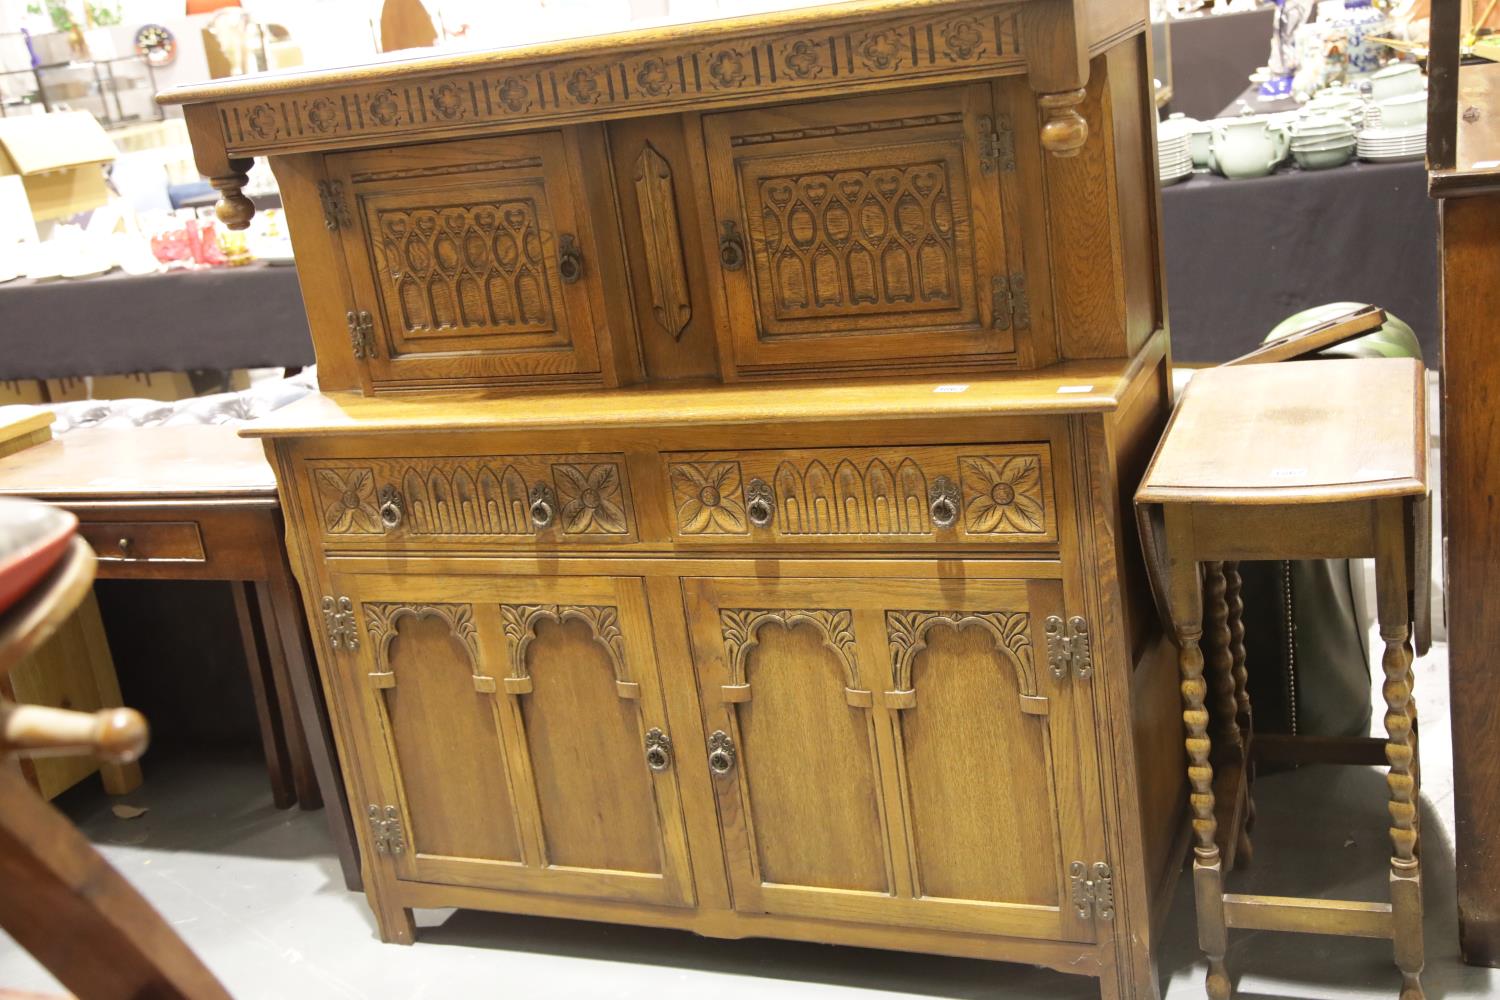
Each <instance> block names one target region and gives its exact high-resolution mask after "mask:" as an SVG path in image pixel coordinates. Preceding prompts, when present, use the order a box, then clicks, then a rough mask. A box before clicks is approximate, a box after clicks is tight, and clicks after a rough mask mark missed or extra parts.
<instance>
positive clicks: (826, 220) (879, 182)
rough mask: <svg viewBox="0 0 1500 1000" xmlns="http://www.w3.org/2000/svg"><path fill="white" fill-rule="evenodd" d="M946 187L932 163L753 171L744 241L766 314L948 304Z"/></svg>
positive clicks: (952, 249)
mask: <svg viewBox="0 0 1500 1000" xmlns="http://www.w3.org/2000/svg"><path fill="white" fill-rule="evenodd" d="M951 186H952V180H951V178H950V177H949V173H948V165H947V164H946V163H944V162H941V161H933V162H924V163H914V164H900V165H891V166H881V167H870V168H861V169H850V170H845V171H841V172H839V173H833V174H802V175H784V176H777V177H763V178H761V179H760V180H759V182H758V184H757V186H756V189H755V194H754V203H753V204H752V205H751V206H750V209H751V211H752V212H753V213H754V214H755V215H757V216H758V217H759V218H758V219H757V220H756V222H755V224H754V225H753V226H752V232H753V233H754V235H755V236H757V237H759V238H758V239H756V240H753V241H752V243H753V244H754V246H755V248H756V254H757V256H758V257H759V258H760V259H761V261H762V266H761V268H760V270H761V272H762V273H761V279H762V282H763V284H764V285H765V286H766V291H767V292H768V293H769V296H768V297H769V300H770V301H769V305H770V306H771V308H772V309H773V310H774V315H775V316H776V317H777V318H779V319H800V318H806V317H809V316H818V317H824V318H827V319H830V320H831V319H834V318H836V317H839V316H858V315H864V314H871V313H874V314H880V313H885V312H888V311H890V310H891V309H892V308H893V307H900V308H901V310H902V311H903V312H904V313H905V312H922V311H927V310H938V311H944V312H947V311H950V310H952V309H954V308H955V307H957V306H958V305H959V276H958V267H959V248H958V243H957V233H956V221H955V218H954V200H953V195H952V190H951Z"/></svg>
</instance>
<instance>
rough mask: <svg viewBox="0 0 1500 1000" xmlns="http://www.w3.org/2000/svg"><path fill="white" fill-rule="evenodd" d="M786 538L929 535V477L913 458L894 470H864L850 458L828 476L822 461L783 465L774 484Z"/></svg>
mask: <svg viewBox="0 0 1500 1000" xmlns="http://www.w3.org/2000/svg"><path fill="white" fill-rule="evenodd" d="M772 486H773V488H774V490H775V495H776V525H777V530H778V531H779V532H780V533H781V534H783V535H926V534H930V533H931V532H932V519H931V517H930V515H929V514H928V511H927V477H926V475H925V474H924V473H923V471H922V468H921V467H920V466H919V465H917V463H916V462H914V461H912V460H911V459H909V458H908V459H903V460H901V461H900V462H899V463H897V465H896V468H895V469H894V470H892V469H891V467H890V465H889V464H887V463H886V462H885V461H884V460H883V459H880V458H875V459H871V460H870V461H869V462H868V463H866V464H865V466H864V468H863V469H861V468H859V467H858V466H857V465H855V464H854V462H852V461H850V460H849V459H844V460H842V461H840V462H839V463H838V464H837V465H835V466H834V467H833V470H832V471H831V472H830V471H829V469H828V466H826V465H824V464H823V462H821V461H819V460H816V459H815V460H813V461H812V462H811V463H809V464H807V465H805V466H802V467H798V466H797V465H795V464H793V463H792V462H782V463H781V464H780V465H778V466H777V467H776V476H775V479H774V480H773V482H772Z"/></svg>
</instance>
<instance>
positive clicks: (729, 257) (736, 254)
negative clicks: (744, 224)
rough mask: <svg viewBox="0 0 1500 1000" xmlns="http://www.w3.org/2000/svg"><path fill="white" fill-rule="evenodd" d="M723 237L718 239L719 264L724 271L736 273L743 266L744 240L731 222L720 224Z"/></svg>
mask: <svg viewBox="0 0 1500 1000" xmlns="http://www.w3.org/2000/svg"><path fill="white" fill-rule="evenodd" d="M719 227H720V228H721V229H723V230H724V235H722V236H720V237H719V263H720V264H721V265H722V266H723V268H724V270H726V271H738V270H739V269H740V268H742V267H744V266H745V240H744V237H742V236H740V231H739V228H738V227H737V226H736V225H735V224H734V223H733V222H732V221H731V222H721V223H719Z"/></svg>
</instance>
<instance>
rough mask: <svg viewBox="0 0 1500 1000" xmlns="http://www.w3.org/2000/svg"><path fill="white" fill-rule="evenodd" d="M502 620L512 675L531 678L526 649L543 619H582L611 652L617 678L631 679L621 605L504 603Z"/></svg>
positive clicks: (626, 680)
mask: <svg viewBox="0 0 1500 1000" xmlns="http://www.w3.org/2000/svg"><path fill="white" fill-rule="evenodd" d="M500 621H501V622H502V627H503V628H504V630H505V638H506V640H507V641H508V643H509V646H510V675H511V676H512V677H530V676H531V673H530V668H529V667H528V666H527V665H526V650H527V649H528V648H529V647H530V646H531V643H532V640H534V639H535V638H536V627H537V625H538V624H540V623H541V622H553V623H555V624H558V625H561V624H562V623H563V622H568V621H581V622H584V623H586V624H587V625H588V627H589V629H590V630H591V631H592V632H593V634H594V641H595V642H597V643H599V645H601V646H603V647H604V650H605V652H607V653H608V654H609V661H610V665H611V666H612V667H613V668H614V672H615V680H616V681H625V682H629V681H630V679H631V678H630V674H629V671H628V670H627V669H626V664H625V637H624V636H623V635H622V634H621V632H620V612H619V610H618V609H617V608H612V607H608V606H603V605H592V604H502V605H500Z"/></svg>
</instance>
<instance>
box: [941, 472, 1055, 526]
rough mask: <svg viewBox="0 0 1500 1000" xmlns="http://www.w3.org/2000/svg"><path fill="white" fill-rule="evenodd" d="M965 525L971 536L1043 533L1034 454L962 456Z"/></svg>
mask: <svg viewBox="0 0 1500 1000" xmlns="http://www.w3.org/2000/svg"><path fill="white" fill-rule="evenodd" d="M958 468H959V476H960V478H961V479H962V481H963V494H964V519H965V521H964V526H965V530H967V531H968V532H969V533H970V534H972V535H986V534H1038V535H1039V534H1043V533H1045V532H1046V530H1047V510H1046V500H1045V498H1044V494H1043V490H1042V461H1041V458H1040V457H1039V456H1037V455H1007V456H995V455H990V456H983V455H964V456H962V457H961V458H959V460H958Z"/></svg>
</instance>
